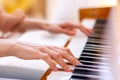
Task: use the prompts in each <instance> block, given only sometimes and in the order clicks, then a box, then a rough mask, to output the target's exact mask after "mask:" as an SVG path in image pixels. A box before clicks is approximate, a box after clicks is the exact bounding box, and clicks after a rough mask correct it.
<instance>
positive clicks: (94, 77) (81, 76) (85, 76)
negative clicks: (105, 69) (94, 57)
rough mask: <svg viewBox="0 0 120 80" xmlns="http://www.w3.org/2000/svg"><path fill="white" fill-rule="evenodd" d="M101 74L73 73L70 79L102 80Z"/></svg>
mask: <svg viewBox="0 0 120 80" xmlns="http://www.w3.org/2000/svg"><path fill="white" fill-rule="evenodd" d="M100 79H101V76H97V75H89V74H73V75H72V77H71V79H70V80H100Z"/></svg>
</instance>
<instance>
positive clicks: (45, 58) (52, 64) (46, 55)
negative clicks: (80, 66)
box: [39, 53, 58, 71]
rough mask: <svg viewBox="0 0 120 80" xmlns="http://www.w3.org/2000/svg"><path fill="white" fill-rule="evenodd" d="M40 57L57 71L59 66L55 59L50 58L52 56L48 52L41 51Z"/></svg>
mask: <svg viewBox="0 0 120 80" xmlns="http://www.w3.org/2000/svg"><path fill="white" fill-rule="evenodd" d="M39 55H40V58H41V59H43V60H44V61H45V62H47V63H48V65H49V66H50V69H52V70H53V71H57V70H58V69H57V67H56V65H55V63H54V61H53V60H52V59H51V58H50V56H49V55H48V54H46V53H39Z"/></svg>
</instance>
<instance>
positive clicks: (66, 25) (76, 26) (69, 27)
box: [60, 22, 92, 36]
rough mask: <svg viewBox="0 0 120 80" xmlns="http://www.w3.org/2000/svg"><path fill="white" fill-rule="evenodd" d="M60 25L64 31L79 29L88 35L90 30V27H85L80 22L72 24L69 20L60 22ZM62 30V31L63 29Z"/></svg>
mask: <svg viewBox="0 0 120 80" xmlns="http://www.w3.org/2000/svg"><path fill="white" fill-rule="evenodd" d="M60 26H61V27H62V28H63V29H65V30H66V32H70V30H74V29H79V30H81V31H82V32H83V33H84V34H86V35H87V36H89V35H90V34H91V32H92V29H87V28H85V27H84V26H82V25H81V24H79V23H78V24H77V23H76V24H73V23H70V22H66V23H62V24H60ZM63 32H64V31H63Z"/></svg>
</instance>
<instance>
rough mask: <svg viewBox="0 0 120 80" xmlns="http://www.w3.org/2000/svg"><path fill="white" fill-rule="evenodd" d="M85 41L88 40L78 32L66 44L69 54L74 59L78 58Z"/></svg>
mask: <svg viewBox="0 0 120 80" xmlns="http://www.w3.org/2000/svg"><path fill="white" fill-rule="evenodd" d="M87 39H88V38H87V36H86V35H84V34H83V33H81V32H80V31H78V32H77V34H76V36H74V37H73V38H72V40H71V41H70V43H69V44H68V46H67V47H68V48H69V49H70V50H71V52H72V53H73V55H74V56H75V57H76V58H78V57H79V56H80V55H81V52H82V50H83V49H84V46H85V44H86V42H87Z"/></svg>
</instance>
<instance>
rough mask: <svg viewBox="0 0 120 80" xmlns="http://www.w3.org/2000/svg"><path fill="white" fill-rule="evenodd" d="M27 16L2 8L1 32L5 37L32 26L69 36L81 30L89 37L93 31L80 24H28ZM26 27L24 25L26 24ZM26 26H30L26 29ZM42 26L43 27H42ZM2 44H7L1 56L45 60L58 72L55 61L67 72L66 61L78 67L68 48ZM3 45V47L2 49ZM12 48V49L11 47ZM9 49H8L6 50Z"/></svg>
mask: <svg viewBox="0 0 120 80" xmlns="http://www.w3.org/2000/svg"><path fill="white" fill-rule="evenodd" d="M25 18H26V17H25V14H24V13H23V12H22V11H20V10H17V11H15V12H14V13H13V14H8V13H6V12H5V11H4V10H3V9H2V8H0V30H1V31H2V32H3V35H4V34H5V33H7V32H10V31H11V32H12V31H13V32H14V30H15V31H18V32H19V30H20V31H22V30H23V31H26V30H27V29H29V26H31V25H32V26H31V29H32V28H33V29H35V28H36V29H44V30H47V31H49V32H53V33H65V34H68V35H75V32H76V31H75V30H76V29H80V30H81V31H82V32H84V33H85V34H86V35H89V34H90V32H91V30H88V29H86V28H84V27H83V26H81V25H80V24H73V23H69V22H67V23H60V24H48V23H41V22H38V23H37V27H35V26H34V25H36V23H33V24H32V23H31V24H30V23H29V21H28V23H27V22H25ZM23 23H24V24H25V25H24V24H23ZM26 24H27V25H28V26H27V28H26ZM41 24H42V25H43V26H41ZM0 42H2V44H6V45H5V46H4V47H5V48H4V49H5V50H4V51H3V50H2V52H1V54H2V55H3V56H16V57H18V58H21V59H25V60H31V59H38V60H39V59H43V60H44V61H46V62H47V63H48V64H49V65H50V68H51V69H52V70H54V71H56V70H57V67H56V64H55V62H54V61H57V63H58V64H60V65H61V67H62V68H63V69H64V70H65V71H71V70H70V68H69V67H68V65H67V64H66V63H65V62H64V59H66V60H68V61H69V62H70V63H71V64H73V65H77V64H79V62H78V61H77V60H76V59H75V58H74V56H73V55H72V53H71V51H70V50H69V49H67V48H59V47H55V46H37V45H33V44H26V43H22V42H18V41H14V42H13V41H9V40H2V41H1V40H0ZM2 46H3V45H1V47H2ZM9 46H10V47H9ZM6 47H7V48H6Z"/></svg>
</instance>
